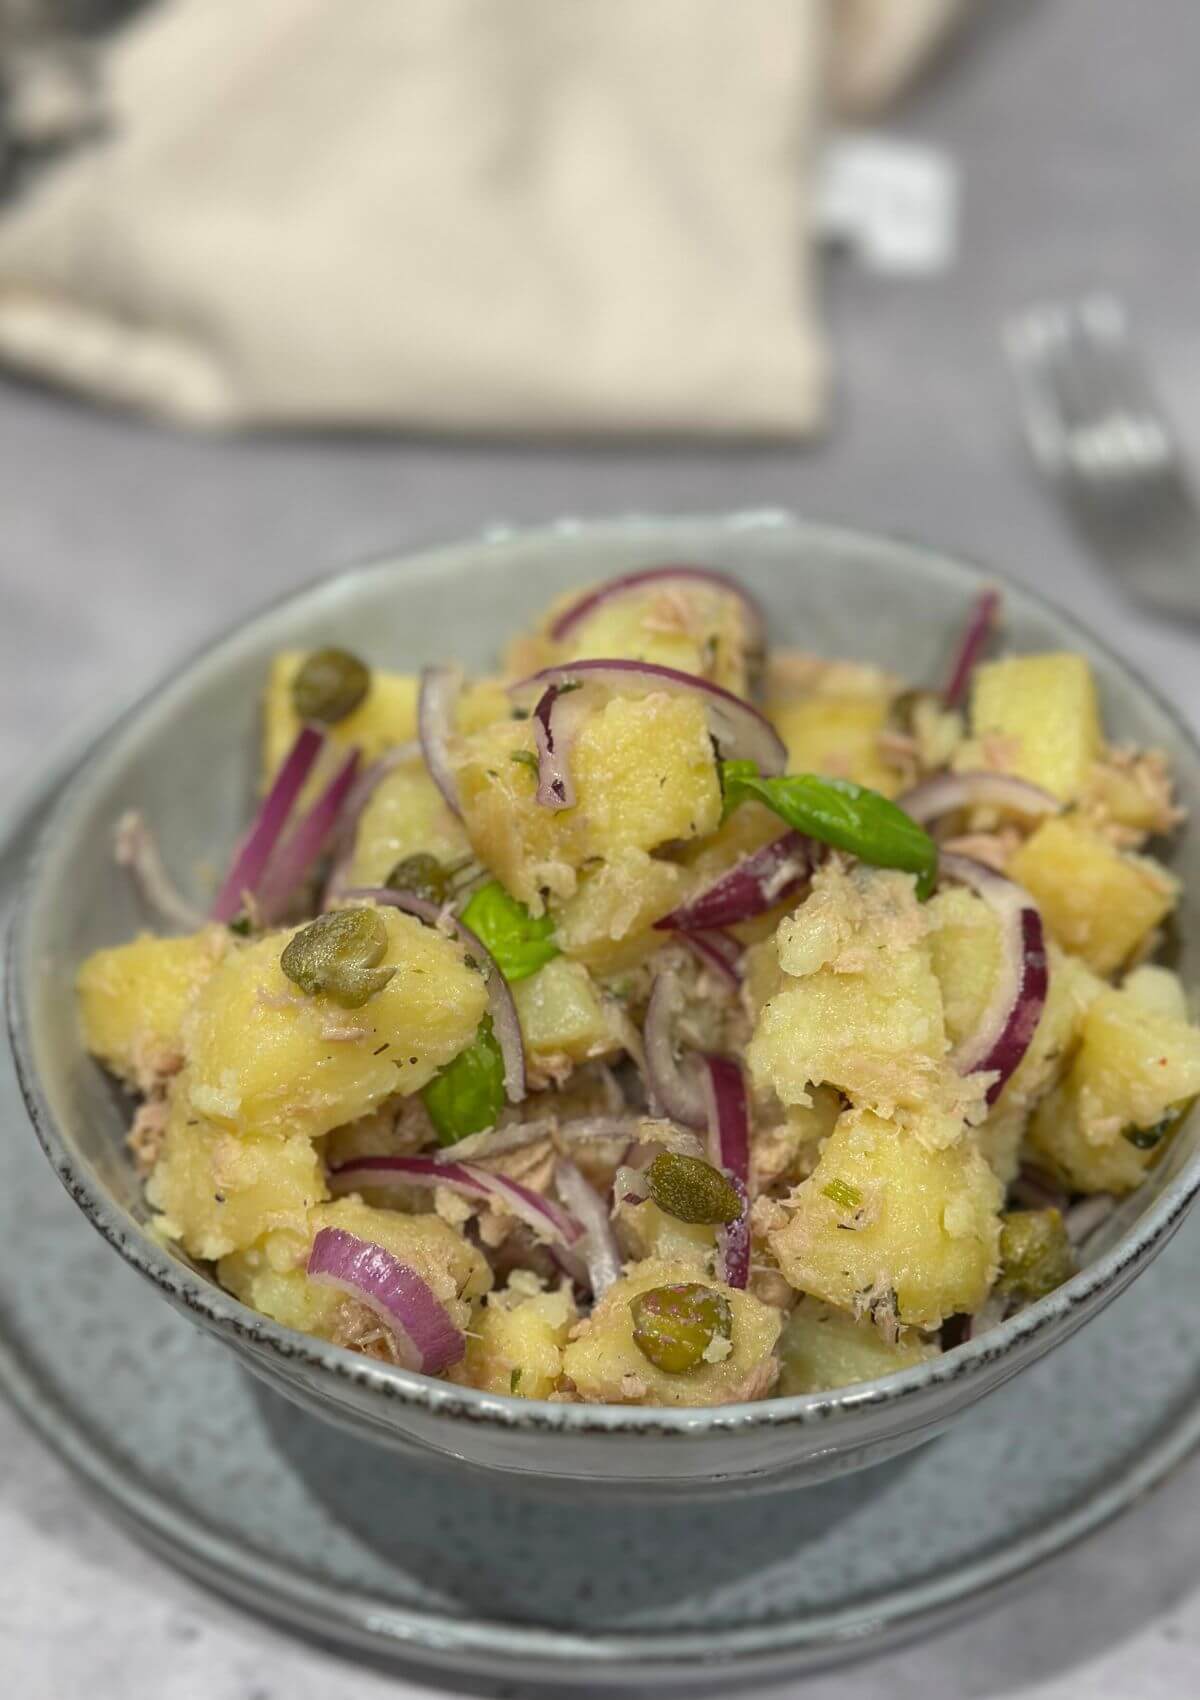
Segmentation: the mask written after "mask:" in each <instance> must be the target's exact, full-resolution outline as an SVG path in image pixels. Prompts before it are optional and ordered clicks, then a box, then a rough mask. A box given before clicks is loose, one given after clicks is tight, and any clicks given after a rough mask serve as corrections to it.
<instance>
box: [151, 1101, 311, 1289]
mask: <svg viewBox="0 0 1200 1700" xmlns="http://www.w3.org/2000/svg"><path fill="white" fill-rule="evenodd" d="M146 1197H147V1199H148V1200H149V1202H150V1204H151V1205H152V1207H153V1208H154V1209H155V1210H157V1211H158V1212H159V1213H160V1218H161V1220H160V1226H161V1228H162V1231H163V1232H164V1233H166V1234H167V1235H168V1236H169V1237H170V1238H172V1239H177V1240H180V1241H181V1242H182V1244H183V1246H184V1249H185V1250H186V1251H187V1252H188V1253H189V1254H190V1255H191V1256H192V1257H201V1258H206V1259H215V1258H219V1257H225V1256H226V1255H227V1254H228V1253H229V1252H232V1251H242V1250H244V1249H245V1248H246V1247H247V1246H250V1245H253V1244H254V1242H255V1241H256V1240H258V1239H260V1238H261V1237H262V1235H263V1234H266V1233H270V1232H275V1231H281V1230H290V1231H291V1232H293V1233H297V1234H303V1232H304V1231H305V1225H306V1223H307V1220H308V1213H309V1211H310V1210H311V1209H312V1207H313V1205H314V1204H317V1203H318V1202H319V1201H320V1200H321V1199H323V1198H327V1197H328V1192H327V1190H326V1187H325V1176H324V1172H323V1170H322V1168H321V1162H320V1159H319V1158H318V1156H317V1154H316V1151H315V1150H314V1148H313V1145H312V1142H311V1140H309V1139H307V1138H306V1137H305V1136H304V1135H303V1134H290V1135H286V1136H284V1135H279V1134H258V1133H252V1134H245V1135H242V1136H240V1137H239V1136H237V1135H235V1134H232V1133H229V1132H227V1131H226V1130H225V1129H224V1128H221V1127H214V1126H213V1125H212V1123H211V1122H207V1121H204V1120H203V1119H202V1118H200V1117H198V1116H196V1115H194V1114H193V1113H192V1112H191V1110H190V1108H189V1105H188V1102H187V1096H186V1093H185V1092H184V1091H183V1090H182V1089H180V1090H178V1091H177V1092H176V1093H175V1097H174V1102H173V1104H172V1106H171V1113H170V1118H169V1120H168V1122H167V1133H166V1138H165V1140H164V1142H163V1148H162V1154H161V1156H160V1157H159V1160H158V1163H157V1165H156V1166H155V1169H154V1172H153V1174H152V1175H151V1176H150V1179H149V1181H148V1182H147V1184H146Z"/></svg>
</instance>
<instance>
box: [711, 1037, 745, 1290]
mask: <svg viewBox="0 0 1200 1700" xmlns="http://www.w3.org/2000/svg"><path fill="white" fill-rule="evenodd" d="M704 1067H705V1098H706V1100H707V1110H708V1149H709V1158H708V1160H709V1162H710V1163H713V1164H714V1165H715V1166H716V1167H717V1168H719V1169H722V1170H723V1171H724V1173H725V1175H726V1176H727V1177H728V1179H729V1180H730V1181H731V1182H732V1183H733V1185H734V1187H735V1189H736V1191H737V1194H738V1197H739V1198H740V1199H741V1201H742V1213H741V1215H740V1216H739V1217H738V1219H737V1221H736V1222H731V1223H730V1224H729V1226H728V1227H722V1228H719V1229H718V1230H717V1250H718V1253H719V1256H720V1276H721V1279H722V1280H723V1281H724V1282H725V1284H726V1286H728V1287H744V1286H745V1285H746V1284H747V1282H748V1281H749V1279H750V1192H749V1187H750V1110H749V1106H748V1104H747V1101H746V1078H745V1076H744V1075H743V1073H742V1071H741V1068H740V1067H739V1065H738V1064H737V1063H735V1062H734V1061H733V1059H732V1057H714V1056H706V1057H705V1059H704Z"/></svg>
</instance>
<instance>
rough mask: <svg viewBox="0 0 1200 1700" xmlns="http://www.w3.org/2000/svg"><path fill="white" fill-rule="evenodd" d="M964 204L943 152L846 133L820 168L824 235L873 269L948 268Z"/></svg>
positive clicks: (819, 213)
mask: <svg viewBox="0 0 1200 1700" xmlns="http://www.w3.org/2000/svg"><path fill="white" fill-rule="evenodd" d="M958 199H959V176H958V168H957V166H956V165H955V163H954V161H953V160H951V159H950V158H949V157H948V156H947V155H946V154H944V153H942V152H941V151H940V150H939V149H937V148H932V147H927V146H925V145H924V144H922V143H920V142H910V141H908V140H903V141H901V140H899V139H897V138H896V137H894V136H884V135H878V134H874V133H871V134H868V133H866V132H861V131H853V130H843V131H839V132H837V133H835V134H834V135H833V136H832V137H831V138H830V139H829V141H828V142H827V143H826V146H825V151H824V153H823V155H822V157H821V160H820V163H819V166H818V170H817V185H816V224H817V231H818V234H819V235H820V236H821V237H822V238H823V239H824V240H825V241H826V242H830V243H833V244H839V245H840V244H844V245H845V246H847V247H848V248H850V249H851V250H852V251H853V252H854V253H855V254H856V255H857V257H858V258H859V259H860V260H861V261H862V263H863V265H864V266H866V267H867V268H868V270H870V271H877V272H892V273H905V274H908V275H909V276H917V275H920V274H922V273H932V272H940V271H945V270H946V269H947V267H949V266H950V265H952V264H953V262H954V256H955V252H956V250H957V246H958Z"/></svg>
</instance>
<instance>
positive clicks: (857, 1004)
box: [747, 865, 946, 1106]
mask: <svg viewBox="0 0 1200 1700" xmlns="http://www.w3.org/2000/svg"><path fill="white" fill-rule="evenodd" d="M924 927H925V921H924V918H923V917H922V915H921V914H920V913H919V910H918V906H917V903H916V898H915V897H914V895H913V885H912V881H911V879H909V878H908V876H906V875H903V874H892V873H880V872H876V871H873V870H872V871H868V870H863V869H859V870H855V871H854V873H852V874H847V873H845V872H843V871H841V870H840V869H838V868H837V867H836V865H834V866H831V867H830V868H828V869H826V870H822V872H821V873H820V874H818V875H817V877H816V879H814V881H813V894H812V896H811V897H809V898H808V899H807V900H806V901H805V902H804V903H803V904H802V905H801V906H800V908H799V910H798V911H797V912H796V914H795V915H794V916H791V917H789V918H788V919H785V920H784V921H783V922H782V923H781V924H780V927H779V932H778V935H777V938H778V949H779V962H780V966H781V967H782V969H783V971H784V980H783V983H782V986H781V988H780V990H779V991H777V992H776V993H775V994H774V995H773V996H772V997H770V998H769V999H768V1001H767V1002H766V1003H765V1004H764V1005H763V1007H762V1010H761V1012H760V1013H759V1017H758V1021H757V1024H756V1025H755V1029H754V1036H753V1038H752V1040H751V1042H750V1046H749V1049H748V1051H747V1060H748V1062H749V1065H750V1072H751V1075H752V1077H753V1079H754V1082H755V1084H756V1086H758V1087H759V1088H760V1089H763V1088H766V1087H771V1088H773V1089H774V1091H775V1092H776V1093H777V1094H778V1096H779V1098H780V1099H781V1101H782V1102H783V1103H784V1104H796V1103H804V1102H805V1101H806V1098H807V1093H808V1088H809V1087H810V1086H816V1085H820V1084H821V1083H823V1082H827V1083H828V1084H830V1085H832V1086H837V1087H839V1088H840V1089H841V1090H842V1091H844V1092H846V1093H847V1094H849V1096H850V1097H851V1098H853V1099H855V1100H856V1101H858V1102H866V1103H870V1104H875V1105H884V1104H888V1105H906V1106H908V1105H920V1104H922V1103H923V1102H924V1101H926V1100H927V1098H928V1096H929V1092H930V1082H931V1081H932V1080H933V1079H934V1077H935V1076H936V1075H937V1074H938V1073H939V1071H940V1069H941V1066H942V1063H943V1059H944V1057H945V1052H946V1032H945V1026H944V1023H943V1018H942V994H941V989H940V987H939V985H938V982H937V978H936V977H935V975H934V972H933V968H932V966H931V958H930V950H929V943H928V940H927V939H926V938H925V937H924Z"/></svg>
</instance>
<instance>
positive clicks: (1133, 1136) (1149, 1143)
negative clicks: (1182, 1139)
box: [1124, 1110, 1179, 1151]
mask: <svg viewBox="0 0 1200 1700" xmlns="http://www.w3.org/2000/svg"><path fill="white" fill-rule="evenodd" d="M1178 1120H1179V1111H1178V1110H1168V1111H1167V1113H1166V1115H1165V1116H1163V1118H1162V1120H1161V1121H1157V1122H1155V1124H1154V1126H1153V1127H1127V1128H1126V1129H1125V1133H1124V1137H1125V1138H1126V1139H1127V1140H1128V1141H1129V1143H1130V1144H1131V1145H1132V1146H1133V1148H1134V1150H1135V1151H1153V1150H1154V1148H1155V1146H1156V1145H1161V1144H1162V1142H1163V1140H1164V1139H1165V1138H1166V1137H1167V1135H1168V1134H1169V1133H1170V1132H1171V1129H1172V1128H1173V1127H1174V1126H1175V1123H1176V1122H1177V1121H1178Z"/></svg>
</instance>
